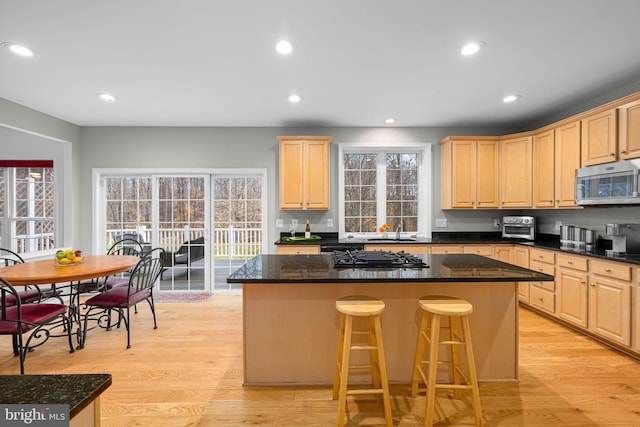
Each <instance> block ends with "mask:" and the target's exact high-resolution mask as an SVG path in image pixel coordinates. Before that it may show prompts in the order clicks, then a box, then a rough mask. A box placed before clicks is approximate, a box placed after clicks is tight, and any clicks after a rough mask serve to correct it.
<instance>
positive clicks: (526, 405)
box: [0, 295, 640, 427]
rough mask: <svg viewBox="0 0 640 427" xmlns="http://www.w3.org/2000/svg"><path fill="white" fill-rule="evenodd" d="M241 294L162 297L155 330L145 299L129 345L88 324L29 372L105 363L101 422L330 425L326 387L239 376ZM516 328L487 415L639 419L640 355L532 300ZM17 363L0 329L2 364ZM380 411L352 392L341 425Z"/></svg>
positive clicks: (399, 414) (411, 416)
mask: <svg viewBox="0 0 640 427" xmlns="http://www.w3.org/2000/svg"><path fill="white" fill-rule="evenodd" d="M241 301H242V297H241V296H238V295H218V296H216V297H214V298H213V299H212V300H210V301H208V302H206V303H163V304H157V309H158V310H157V311H158V324H159V328H158V329H157V330H155V331H154V330H153V329H152V323H151V316H150V314H149V310H148V307H146V306H143V305H141V306H140V312H139V314H138V315H136V316H135V318H134V324H133V332H132V340H133V346H132V348H131V349H129V350H127V349H126V348H125V343H126V335H125V331H124V330H113V331H110V332H105V331H102V330H94V331H91V332H90V333H89V337H88V341H87V344H86V348H85V349H83V350H80V351H76V352H75V353H73V354H69V353H68V348H65V344H64V340H61V339H57V340H54V341H50V342H49V343H47V345H45V346H43V347H41V348H39V349H37V350H35V351H34V352H32V353H31V354H29V356H28V357H27V361H26V370H27V374H44V373H103V372H105V373H111V374H112V375H113V385H112V386H111V387H110V388H109V389H108V390H107V391H106V392H105V393H104V394H103V395H102V425H103V426H105V427H115V426H223V427H227V426H228V427H231V426H241V425H242V426H244V425H263V426H296V427H298V426H305V427H306V426H331V425H335V414H336V408H337V403H336V401H334V400H332V399H331V388H330V387H305V388H256V387H243V386H242V323H241V320H242V313H241ZM383 321H384V320H383ZM472 327H473V326H472ZM520 330H521V334H520V336H521V339H520V349H521V352H520V362H521V364H520V372H521V381H520V382H519V383H482V384H481V386H480V395H481V400H482V409H483V416H484V421H485V425H486V426H551V425H558V426H599V425H608V426H617V427H622V426H640V363H638V362H637V361H634V360H633V359H631V358H628V357H627V356H624V355H621V354H618V353H616V352H614V351H611V350H608V349H606V348H605V347H603V346H601V345H600V344H597V343H595V342H593V341H591V340H590V339H588V338H585V337H583V336H581V335H579V334H577V333H575V332H573V331H570V330H568V329H565V328H563V327H561V326H558V325H556V324H554V323H553V322H551V321H549V320H546V319H544V318H541V317H539V316H537V315H536V314H533V313H531V312H529V311H527V310H521V317H520ZM311 338H312V337H310V339H311ZM336 339H337V337H336ZM18 372H19V369H18V361H17V360H16V358H14V357H13V356H12V353H11V349H10V341H9V339H8V338H7V337H1V338H0V374H3V375H4V374H16V373H18ZM391 390H392V395H393V400H392V410H393V420H394V424H395V425H399V426H416V425H421V422H422V421H423V408H424V397H417V398H411V397H409V393H408V387H407V386H405V385H395V386H392V387H391ZM437 404H438V414H439V416H440V421H439V423H438V425H473V419H472V416H471V411H470V409H468V408H467V407H465V406H464V405H463V404H462V403H460V402H459V401H456V400H453V399H450V398H448V397H447V396H446V395H445V394H442V395H441V396H439V397H438V399H437ZM443 414H444V417H445V418H442V416H443ZM381 415H382V414H381V405H380V404H379V401H377V400H376V398H374V397H370V398H363V397H358V398H354V399H351V398H350V406H349V423H348V425H351V426H353V425H381V424H382V421H383V418H382V416H381Z"/></svg>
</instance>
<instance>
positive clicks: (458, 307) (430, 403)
mask: <svg viewBox="0 0 640 427" xmlns="http://www.w3.org/2000/svg"><path fill="white" fill-rule="evenodd" d="M418 305H419V306H420V308H421V309H422V310H423V312H422V322H421V324H420V331H419V333H418V344H417V348H416V357H415V362H414V368H413V376H412V379H411V396H412V397H415V396H416V395H417V393H418V386H419V384H420V379H422V382H424V384H425V385H426V391H427V401H426V404H425V411H424V413H425V415H424V425H425V426H432V425H433V419H434V416H435V398H436V389H442V388H445V389H447V388H448V389H453V390H454V394H455V397H456V398H458V399H459V398H461V393H460V391H461V390H471V397H472V406H473V415H474V417H475V421H476V426H480V425H482V411H481V409H480V393H479V391H478V378H477V376H476V365H475V361H474V359H473V348H472V346H471V331H470V329H469V317H468V316H469V315H470V314H471V313H472V312H473V306H472V305H471V304H470V303H469V302H467V301H465V300H463V299H458V298H452V297H447V296H425V297H422V298H420V300H419V301H418ZM441 316H447V317H448V318H449V339H448V340H443V341H440V324H441ZM458 321H460V324H458ZM459 327H460V329H461V330H458V328H459ZM425 343H429V359H428V360H424V359H423V358H424V347H425ZM440 345H449V346H451V361H450V362H449V361H439V360H438V350H439V348H440ZM460 347H464V350H465V354H466V358H467V368H468V373H467V375H465V373H464V372H463V371H462V370H461V369H460V364H459V362H460V353H459V351H460ZM425 364H426V365H427V367H428V374H427V375H425V372H424V370H423V365H425ZM438 365H447V366H448V367H449V369H450V374H451V379H452V381H453V382H451V383H437V381H436V379H437V374H438ZM462 379H464V384H463V383H462V381H461V380H462Z"/></svg>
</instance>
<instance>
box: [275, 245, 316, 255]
mask: <svg viewBox="0 0 640 427" xmlns="http://www.w3.org/2000/svg"><path fill="white" fill-rule="evenodd" d="M277 251H278V255H320V245H290V246H284V245H277Z"/></svg>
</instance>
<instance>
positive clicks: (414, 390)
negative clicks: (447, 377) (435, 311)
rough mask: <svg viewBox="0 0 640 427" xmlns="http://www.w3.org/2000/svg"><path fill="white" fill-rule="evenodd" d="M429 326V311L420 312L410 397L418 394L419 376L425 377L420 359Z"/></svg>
mask: <svg viewBox="0 0 640 427" xmlns="http://www.w3.org/2000/svg"><path fill="white" fill-rule="evenodd" d="M428 327H429V312H428V311H423V312H422V320H421V321H420V330H419V331H418V343H417V344H416V357H415V359H414V362H413V376H412V377H411V397H416V396H417V395H418V389H419V387H420V378H421V377H423V378H424V377H425V375H424V371H423V370H422V359H423V358H424V344H425V342H427V341H428V335H427V329H428Z"/></svg>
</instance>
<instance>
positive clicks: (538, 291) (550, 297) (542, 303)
mask: <svg viewBox="0 0 640 427" xmlns="http://www.w3.org/2000/svg"><path fill="white" fill-rule="evenodd" d="M529 294H530V304H531V305H532V306H534V307H538V308H540V309H542V310H545V311H548V312H549V313H552V314H555V312H556V296H555V294H554V293H553V292H550V291H548V290H546V289H542V288H539V287H537V286H531V288H530V290H529Z"/></svg>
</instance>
